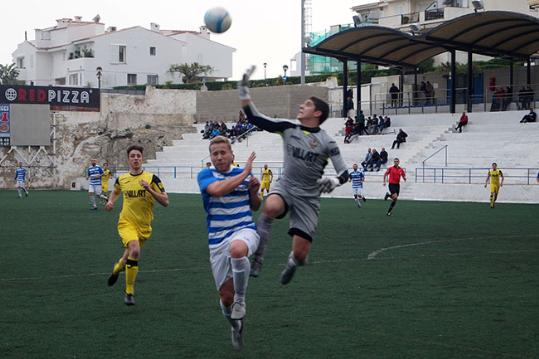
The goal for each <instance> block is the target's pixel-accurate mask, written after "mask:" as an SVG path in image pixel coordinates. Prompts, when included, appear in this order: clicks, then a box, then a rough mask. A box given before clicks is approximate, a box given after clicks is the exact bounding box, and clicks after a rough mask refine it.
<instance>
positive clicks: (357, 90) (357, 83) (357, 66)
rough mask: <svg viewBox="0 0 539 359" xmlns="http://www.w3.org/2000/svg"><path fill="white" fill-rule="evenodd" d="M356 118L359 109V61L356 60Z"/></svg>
mask: <svg viewBox="0 0 539 359" xmlns="http://www.w3.org/2000/svg"><path fill="white" fill-rule="evenodd" d="M356 68H357V70H356V71H357V73H356V118H357V116H359V111H361V81H362V79H361V61H358V62H356Z"/></svg>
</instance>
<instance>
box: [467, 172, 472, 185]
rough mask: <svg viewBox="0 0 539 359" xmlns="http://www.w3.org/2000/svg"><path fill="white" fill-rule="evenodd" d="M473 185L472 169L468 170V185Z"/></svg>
mask: <svg viewBox="0 0 539 359" xmlns="http://www.w3.org/2000/svg"><path fill="white" fill-rule="evenodd" d="M471 183H472V169H471V168H468V184H471Z"/></svg>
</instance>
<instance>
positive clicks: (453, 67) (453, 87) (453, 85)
mask: <svg viewBox="0 0 539 359" xmlns="http://www.w3.org/2000/svg"><path fill="white" fill-rule="evenodd" d="M456 103H457V61H456V52H455V50H451V103H450V104H449V112H450V113H455V108H456V106H455V105H456Z"/></svg>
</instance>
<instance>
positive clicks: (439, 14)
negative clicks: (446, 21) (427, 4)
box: [425, 8, 444, 21]
mask: <svg viewBox="0 0 539 359" xmlns="http://www.w3.org/2000/svg"><path fill="white" fill-rule="evenodd" d="M443 18H444V9H443V8H441V9H430V10H425V21H431V20H438V19H443Z"/></svg>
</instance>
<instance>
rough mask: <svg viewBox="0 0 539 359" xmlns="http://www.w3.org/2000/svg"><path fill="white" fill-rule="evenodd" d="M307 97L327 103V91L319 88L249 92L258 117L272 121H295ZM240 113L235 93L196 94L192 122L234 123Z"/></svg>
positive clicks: (285, 88) (306, 86) (268, 89)
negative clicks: (264, 116)
mask: <svg viewBox="0 0 539 359" xmlns="http://www.w3.org/2000/svg"><path fill="white" fill-rule="evenodd" d="M310 96H317V97H320V98H321V99H323V100H325V101H327V100H328V89H327V88H326V87H319V86H310V85H305V86H300V85H298V86H275V87H257V88H253V89H251V97H252V98H253V101H254V102H255V104H256V106H257V108H258V110H259V111H261V112H262V113H264V114H266V115H267V116H270V117H276V118H295V117H296V114H297V113H298V110H299V105H300V104H301V103H302V102H303V101H305V99H307V98H308V97H310ZM239 110H240V102H239V99H238V92H237V90H226V91H206V92H199V93H198V94H197V104H196V118H197V121H198V122H204V121H208V120H217V121H236V120H237V119H238V112H239Z"/></svg>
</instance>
